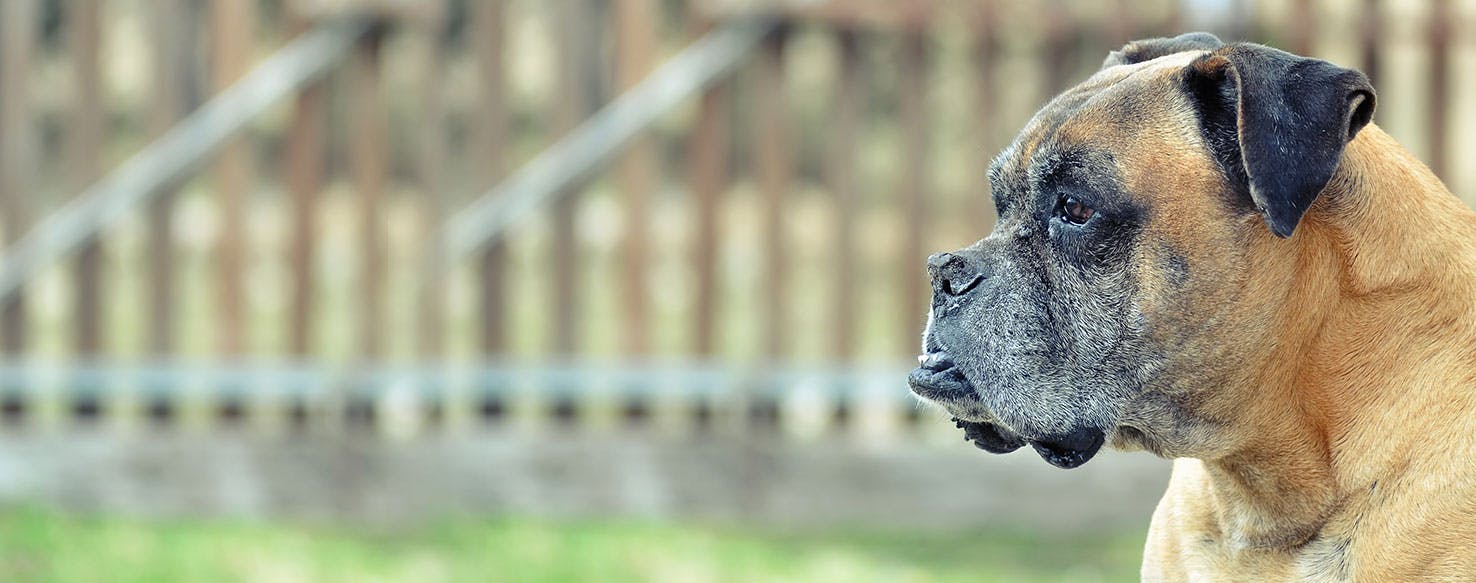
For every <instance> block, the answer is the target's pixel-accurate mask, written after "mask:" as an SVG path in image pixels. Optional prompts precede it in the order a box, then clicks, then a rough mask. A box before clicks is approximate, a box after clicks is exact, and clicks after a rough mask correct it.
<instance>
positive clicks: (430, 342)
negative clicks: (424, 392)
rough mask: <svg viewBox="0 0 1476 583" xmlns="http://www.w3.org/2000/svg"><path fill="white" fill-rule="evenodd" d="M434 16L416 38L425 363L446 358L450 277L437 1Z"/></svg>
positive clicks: (441, 22) (441, 25) (441, 21)
mask: <svg viewBox="0 0 1476 583" xmlns="http://www.w3.org/2000/svg"><path fill="white" fill-rule="evenodd" d="M432 4H433V6H432V7H431V16H429V17H427V18H424V19H421V20H418V21H417V22H416V23H415V28H414V30H413V33H412V34H414V35H415V37H416V40H417V44H419V45H420V51H421V52H419V53H418V54H419V56H420V58H422V59H424V61H423V62H422V63H421V64H420V71H419V73H420V77H419V84H420V90H421V93H420V99H419V102H420V108H419V119H418V120H417V124H416V125H417V135H416V136H415V141H416V149H415V150H416V155H415V162H414V163H415V180H416V182H418V183H419V186H420V195H421V196H420V215H421V233H422V243H421V244H422V246H423V247H422V253H421V255H420V256H421V257H424V258H425V261H426V264H425V265H423V266H422V269H423V271H422V272H421V273H422V274H423V275H421V276H419V277H418V278H417V279H418V280H419V281H418V282H417V284H416V285H417V288H418V289H417V291H416V304H417V312H418V318H417V320H418V322H419V325H418V326H417V327H416V328H417V332H418V334H417V336H418V337H419V338H418V340H419V342H418V344H419V347H418V352H419V354H420V356H421V357H422V358H423V359H424V360H426V361H432V360H435V359H437V358H439V357H440V356H442V355H443V354H444V346H445V335H446V329H445V317H446V312H445V303H446V301H445V300H446V294H445V291H444V290H445V281H443V280H442V279H441V278H442V277H443V274H444V273H445V269H443V267H442V266H443V264H444V263H445V254H444V253H443V251H442V245H441V240H440V238H439V237H438V235H440V233H441V225H442V224H443V223H444V222H445V218H446V206H447V201H446V180H445V173H446V164H445V160H446V153H447V148H446V127H445V123H446V92H445V90H444V84H445V71H444V69H445V64H444V62H445V58H446V55H445V51H443V50H442V48H441V47H442V35H443V33H444V31H445V26H446V20H445V18H444V16H443V15H444V11H443V10H442V9H441V8H442V7H441V6H439V4H440V3H439V2H433V3H432Z"/></svg>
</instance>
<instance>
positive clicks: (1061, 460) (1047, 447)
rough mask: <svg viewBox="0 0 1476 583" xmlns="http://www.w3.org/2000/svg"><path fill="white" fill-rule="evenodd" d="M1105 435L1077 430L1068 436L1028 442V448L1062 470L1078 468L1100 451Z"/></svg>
mask: <svg viewBox="0 0 1476 583" xmlns="http://www.w3.org/2000/svg"><path fill="white" fill-rule="evenodd" d="M1106 438H1107V436H1106V433H1104V432H1103V431H1101V430H1099V429H1087V428H1083V429H1079V430H1077V431H1073V432H1072V433H1071V434H1070V435H1064V436H1057V437H1053V438H1048V439H1032V440H1029V443H1030V447H1031V448H1033V449H1034V450H1035V453H1037V454H1040V457H1041V459H1044V460H1045V461H1046V463H1049V464H1051V465H1053V466H1056V467H1058V468H1063V469H1068V470H1069V469H1071V468H1076V467H1080V466H1081V465H1082V464H1084V463H1087V461H1089V460H1091V459H1092V457H1093V456H1095V455H1097V452H1098V451H1100V450H1101V449H1102V444H1103V443H1104V442H1105V441H1106Z"/></svg>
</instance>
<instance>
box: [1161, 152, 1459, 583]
mask: <svg viewBox="0 0 1476 583" xmlns="http://www.w3.org/2000/svg"><path fill="white" fill-rule="evenodd" d="M1180 192H1183V193H1194V192H1204V191H1203V190H1200V191H1196V190H1192V189H1191V190H1183V191H1180ZM1175 222H1177V221H1175ZM1165 236H1170V235H1168V234H1166V235H1165ZM1177 244H1178V245H1180V247H1179V248H1180V249H1184V250H1186V251H1188V252H1189V253H1191V254H1193V255H1194V256H1196V257H1198V258H1201V261H1202V262H1207V263H1212V262H1213V261H1214V260H1213V259H1210V257H1211V256H1213V255H1214V254H1216V253H1220V252H1222V251H1223V248H1218V249H1217V248H1215V247H1213V246H1212V245H1213V244H1212V243H1210V244H1198V245H1196V244H1195V242H1194V241H1193V240H1192V239H1190V240H1184V239H1180V240H1179V241H1178V242H1177ZM1246 256H1247V259H1249V260H1250V261H1252V262H1253V263H1254V265H1255V267H1254V269H1255V271H1257V272H1258V273H1259V275H1258V277H1257V278H1256V281H1258V282H1262V283H1263V284H1262V285H1258V286H1255V287H1252V288H1250V291H1249V293H1247V294H1245V297H1243V298H1241V301H1239V302H1236V304H1234V305H1235V307H1234V308H1233V309H1235V310H1238V311H1252V310H1260V309H1263V307H1265V306H1270V307H1271V308H1272V309H1271V311H1270V313H1269V314H1268V316H1269V317H1270V318H1271V319H1272V326H1271V327H1270V328H1269V329H1270V330H1274V331H1277V333H1276V334H1274V336H1273V338H1271V339H1270V340H1271V341H1270V342H1264V343H1260V342H1256V341H1255V334H1256V333H1255V332H1250V333H1249V334H1250V336H1248V337H1237V336H1236V335H1235V334H1234V333H1230V334H1227V335H1226V336H1225V338H1226V340H1227V341H1234V342H1236V343H1237V346H1238V347H1239V348H1241V349H1252V350H1254V349H1255V348H1257V347H1259V348H1260V350H1254V352H1253V353H1252V354H1250V355H1247V356H1246V357H1245V359H1244V360H1243V362H1242V366H1243V367H1244V371H1245V372H1244V378H1243V379H1242V382H1236V383H1230V384H1227V385H1225V386H1224V389H1225V390H1222V391H1219V392H1216V393H1214V394H1213V399H1212V401H1211V402H1206V403H1204V409H1203V410H1204V411H1205V412H1206V413H1207V414H1208V415H1207V416H1209V417H1212V418H1215V419H1216V420H1217V421H1219V423H1220V429H1219V430H1217V431H1215V432H1214V433H1215V436H1214V438H1215V439H1216V440H1218V441H1220V442H1221V443H1220V445H1219V446H1218V447H1217V448H1216V449H1218V450H1219V451H1217V452H1215V453H1214V454H1212V455H1208V456H1197V457H1199V458H1200V459H1188V458H1185V459H1179V460H1177V461H1176V462H1175V464H1174V475H1173V478H1172V480H1171V481H1170V484H1169V488H1168V492H1167V493H1166V494H1165V495H1164V497H1163V500H1162V502H1161V503H1160V504H1159V507H1158V510H1157V511H1156V512H1155V513H1154V517H1153V526H1152V528H1151V531H1150V534H1149V540H1148V544H1147V549H1146V554H1145V557H1144V564H1143V576H1144V579H1145V580H1197V581H1202V580H1227V581H1247V580H1286V579H1310V580H1345V579H1350V578H1356V579H1358V580H1366V581H1409V580H1415V579H1427V578H1434V579H1462V578H1468V577H1471V576H1472V575H1473V574H1476V548H1473V541H1476V471H1473V468H1476V459H1473V458H1472V453H1473V452H1476V390H1473V389H1476V214H1473V213H1472V212H1471V211H1470V210H1469V209H1467V208H1466V207H1465V206H1464V205H1462V204H1461V203H1460V201H1458V200H1457V199H1456V198H1455V197H1454V196H1452V195H1451V193H1450V192H1449V191H1448V190H1446V188H1445V187H1444V186H1443V185H1442V184H1441V183H1440V181H1439V180H1438V179H1437V178H1436V177H1435V176H1434V175H1433V174H1432V173H1431V172H1430V171H1429V170H1428V169H1426V168H1425V166H1423V165H1422V164H1420V163H1419V162H1418V161H1417V160H1415V159H1414V157H1413V156H1411V155H1410V154H1409V153H1408V152H1407V151H1406V150H1405V149H1404V148H1402V147H1400V145H1399V144H1397V143H1396V142H1394V140H1392V139H1391V138H1389V136H1388V135H1387V134H1385V133H1384V132H1383V131H1381V130H1379V129H1378V128H1377V127H1376V126H1369V127H1367V128H1366V129H1364V130H1363V131H1362V132H1361V133H1360V134H1359V135H1358V137H1356V138H1355V139H1354V140H1353V141H1352V142H1351V143H1350V144H1349V145H1348V148H1347V150H1346V151H1345V153H1344V155H1343V160H1342V162H1341V164H1340V166H1339V169H1338V171H1337V173H1336V174H1335V175H1334V178H1333V181H1332V183H1330V184H1329V186H1328V188H1327V189H1326V190H1325V191H1323V193H1322V194H1321V196H1320V198H1319V199H1318V202H1317V203H1315V204H1314V205H1313V207H1312V209H1311V210H1310V211H1309V212H1308V214H1307V215H1306V216H1305V217H1304V218H1303V222H1302V224H1301V225H1300V226H1299V227H1298V228H1297V233H1296V235H1295V236H1294V237H1291V238H1289V239H1278V238H1276V237H1275V236H1273V235H1272V234H1270V233H1269V232H1261V233H1260V236H1257V237H1255V240H1254V242H1253V243H1252V245H1251V246H1250V247H1249V249H1248V251H1247V253H1246ZM1194 261H1195V258H1191V259H1190V262H1191V263H1193V262H1194Z"/></svg>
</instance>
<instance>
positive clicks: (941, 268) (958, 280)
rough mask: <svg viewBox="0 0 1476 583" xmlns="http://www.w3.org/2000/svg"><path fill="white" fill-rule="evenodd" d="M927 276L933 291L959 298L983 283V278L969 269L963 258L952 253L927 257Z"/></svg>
mask: <svg viewBox="0 0 1476 583" xmlns="http://www.w3.org/2000/svg"><path fill="white" fill-rule="evenodd" d="M928 275H929V276H930V277H932V279H933V289H934V290H935V291H936V292H937V293H941V294H943V295H948V296H960V295H963V294H966V293H968V292H969V290H972V289H974V288H975V287H977V286H978V285H979V282H981V281H984V276H983V275H982V274H980V273H978V272H977V271H975V270H973V269H971V268H970V267H969V262H968V261H967V260H965V259H964V258H963V257H960V256H958V255H954V254H952V253H935V254H933V255H932V256H930V257H928Z"/></svg>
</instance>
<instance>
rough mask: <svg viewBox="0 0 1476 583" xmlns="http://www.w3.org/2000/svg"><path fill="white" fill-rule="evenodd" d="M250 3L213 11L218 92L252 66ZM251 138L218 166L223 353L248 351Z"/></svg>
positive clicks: (231, 148)
mask: <svg viewBox="0 0 1476 583" xmlns="http://www.w3.org/2000/svg"><path fill="white" fill-rule="evenodd" d="M255 6H256V3H255V2H253V1H251V0H221V1H219V2H216V3H214V4H213V5H212V6H211V10H212V13H211V16H212V19H211V25H210V31H211V32H210V34H211V39H212V40H213V43H212V44H213V46H212V51H213V54H212V58H211V61H212V63H211V85H212V87H213V88H214V90H215V91H216V92H220V91H222V90H224V89H225V88H226V87H229V86H230V85H231V84H232V83H235V82H236V81H237V80H239V79H240V78H241V76H242V75H244V74H245V73H246V71H247V70H248V69H249V68H250V66H251V49H252V40H253V38H254V36H255V35H254V31H255V11H256V10H255ZM250 144H251V141H250V134H249V133H248V134H247V135H245V136H242V137H240V138H237V139H235V140H231V142H230V143H229V144H227V145H226V146H225V148H224V149H223V150H222V151H221V153H220V157H219V159H218V160H217V161H216V167H215V168H216V184H215V187H216V194H217V196H216V200H218V201H219V205H220V206H219V208H218V211H217V216H218V217H219V219H218V220H219V221H220V234H219V237H220V239H219V241H218V243H217V246H216V250H217V255H216V260H217V261H219V264H218V265H217V266H216V277H217V280H216V290H215V291H216V294H217V296H216V298H217V301H218V302H219V304H218V308H219V309H218V313H219V316H218V317H219V318H220V321H219V323H218V325H219V327H220V338H219V342H220V345H219V346H220V351H221V352H222V353H223V354H226V355H229V356H237V355H240V354H241V353H242V352H243V351H244V350H245V347H246V325H247V318H246V310H247V308H246V289H245V273H244V272H245V270H246V216H245V215H246V212H247V206H246V198H247V197H248V196H249V195H250V192H251V189H252V186H253V185H252V177H251V174H252V155H251V148H250Z"/></svg>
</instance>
